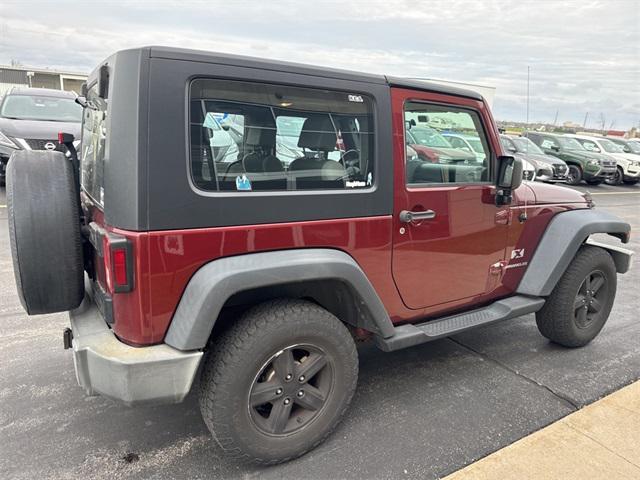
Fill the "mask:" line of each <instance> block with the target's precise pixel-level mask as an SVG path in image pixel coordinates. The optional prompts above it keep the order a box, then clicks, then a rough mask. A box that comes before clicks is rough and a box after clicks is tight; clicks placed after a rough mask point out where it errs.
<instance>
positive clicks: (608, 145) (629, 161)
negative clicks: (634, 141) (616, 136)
mask: <svg viewBox="0 0 640 480" xmlns="http://www.w3.org/2000/svg"><path fill="white" fill-rule="evenodd" d="M566 136H567V137H571V138H575V139H576V140H577V141H578V142H580V144H581V145H582V146H583V147H584V148H585V149H586V150H588V151H590V152H596V153H601V154H603V155H606V156H608V157H611V158H613V159H615V161H616V162H617V163H618V168H617V171H616V174H615V175H614V176H613V177H610V178H607V179H606V180H605V182H606V183H608V184H609V185H620V184H622V183H626V184H627V185H635V184H636V183H638V182H639V181H640V160H639V159H638V156H637V155H633V154H631V153H625V152H624V148H623V147H622V146H621V145H618V144H616V143H614V142H612V141H611V140H609V139H607V138H606V137H595V136H588V135H573V134H566Z"/></svg>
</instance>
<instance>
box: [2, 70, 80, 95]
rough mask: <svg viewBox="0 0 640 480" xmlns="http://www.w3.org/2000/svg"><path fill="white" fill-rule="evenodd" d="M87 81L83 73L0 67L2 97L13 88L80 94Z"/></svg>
mask: <svg viewBox="0 0 640 480" xmlns="http://www.w3.org/2000/svg"><path fill="white" fill-rule="evenodd" d="M86 80H87V76H86V75H85V74H83V73H78V72H68V71H61V70H52V69H48V68H31V67H25V66H23V65H15V66H14V65H0V97H2V96H3V95H4V94H5V92H7V91H9V90H10V89H11V88H12V87H34V88H53V89H55V90H67V91H70V92H76V93H77V94H80V88H81V85H82V84H83V83H84V82H85V81H86Z"/></svg>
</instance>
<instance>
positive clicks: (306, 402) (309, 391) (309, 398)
mask: <svg viewBox="0 0 640 480" xmlns="http://www.w3.org/2000/svg"><path fill="white" fill-rule="evenodd" d="M303 390H304V396H302V397H296V398H295V402H296V403H297V404H298V405H300V406H301V407H302V408H306V409H307V410H320V408H322V405H324V394H323V393H322V392H321V391H320V390H319V389H317V388H316V387H313V386H311V385H309V384H307V385H305V386H304V387H303Z"/></svg>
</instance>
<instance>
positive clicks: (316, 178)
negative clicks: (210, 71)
mask: <svg viewBox="0 0 640 480" xmlns="http://www.w3.org/2000/svg"><path fill="white" fill-rule="evenodd" d="M190 105H191V112H190V117H191V176H192V179H193V181H194V183H195V185H196V186H197V187H198V188H201V189H203V190H209V191H239V192H240V191H241V192H251V191H257V190H276V191H277V190H328V189H361V188H369V187H370V186H371V185H372V184H373V180H374V177H373V175H374V169H373V167H374V161H373V159H374V156H373V153H374V152H373V145H374V135H373V102H372V101H371V99H369V98H368V97H367V96H364V95H360V94H354V93H342V92H334V91H327V90H317V89H310V88H297V87H286V86H279V85H269V84H255V83H246V82H238V81H226V80H213V79H202V80H196V81H194V82H193V83H192V86H191V103H190Z"/></svg>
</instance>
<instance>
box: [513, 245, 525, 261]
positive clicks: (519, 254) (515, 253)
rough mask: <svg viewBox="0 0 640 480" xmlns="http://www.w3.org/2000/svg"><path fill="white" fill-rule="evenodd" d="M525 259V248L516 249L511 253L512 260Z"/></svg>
mask: <svg viewBox="0 0 640 480" xmlns="http://www.w3.org/2000/svg"><path fill="white" fill-rule="evenodd" d="M517 258H524V248H516V249H514V250H513V251H512V252H511V260H515V259H517Z"/></svg>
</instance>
